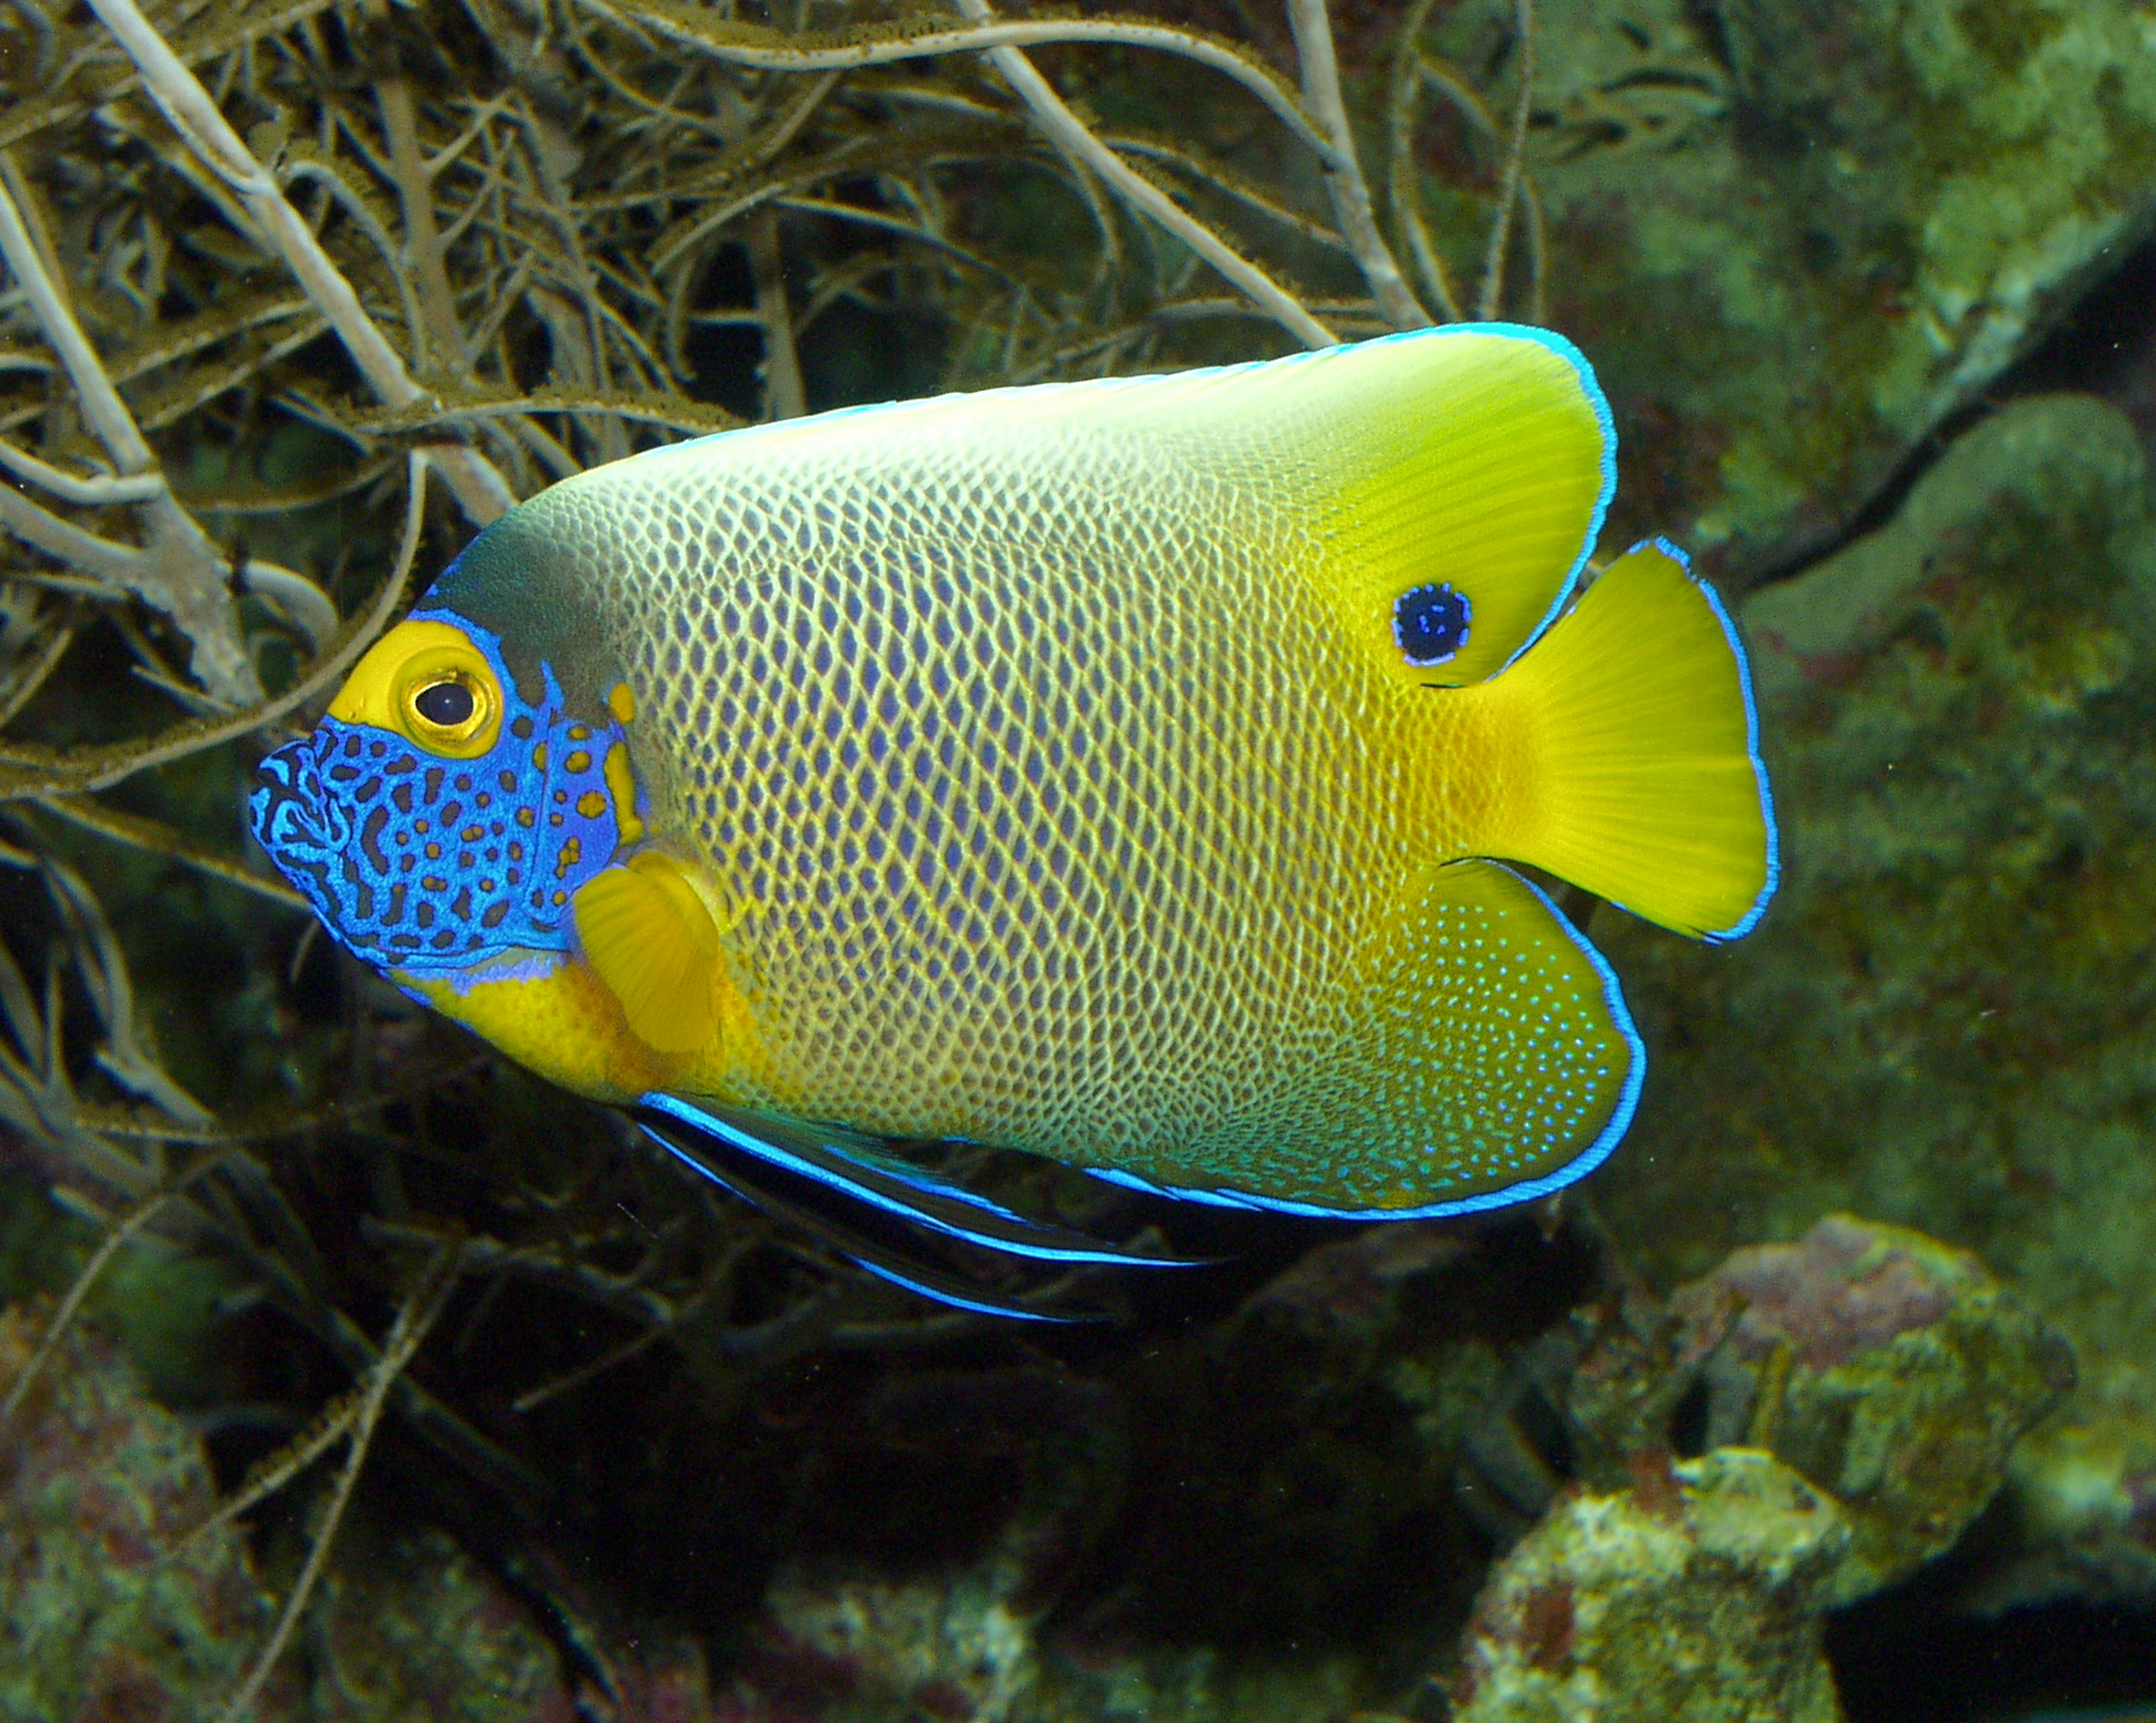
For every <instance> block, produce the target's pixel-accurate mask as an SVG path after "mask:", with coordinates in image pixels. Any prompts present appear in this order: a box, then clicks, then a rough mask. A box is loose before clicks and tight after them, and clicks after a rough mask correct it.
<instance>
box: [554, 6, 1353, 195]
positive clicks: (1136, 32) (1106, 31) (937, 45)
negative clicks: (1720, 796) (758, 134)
mask: <svg viewBox="0 0 2156 1723" xmlns="http://www.w3.org/2000/svg"><path fill="white" fill-rule="evenodd" d="M584 3H585V4H586V5H588V6H589V7H591V8H592V9H593V10H594V11H596V12H598V13H603V14H604V15H606V16H608V17H614V18H622V19H634V21H635V22H636V23H639V24H640V25H642V26H643V27H644V28H646V29H648V30H649V31H650V32H651V33H653V34H654V35H659V36H664V37H666V38H669V39H671V40H674V41H676V42H684V43H687V44H690V46H692V47H696V48H701V49H703V50H704V51H705V52H706V53H708V54H713V55H715V56H716V57H717V58H718V59H725V60H731V61H732V62H733V63H734V64H737V65H744V66H762V67H766V68H768V69H771V70H773V71H784V72H821V71H844V70H851V69H855V68H857V67H864V66H887V65H895V64H898V63H899V62H900V61H902V60H909V59H924V58H927V57H929V56H931V55H935V54H962V53H967V52H988V53H989V54H991V56H992V57H993V53H994V51H996V50H998V49H1009V50H1016V49H1022V48H1037V47H1046V46H1048V45H1050V44H1054V43H1063V42H1090V43H1096V44H1101V45H1104V46H1106V45H1109V44H1113V45H1115V46H1117V47H1124V48H1151V49H1159V50H1161V51H1163V52H1164V53H1168V54H1179V55H1181V56H1183V58H1184V59H1193V60H1196V61H1197V62H1198V63H1199V64H1200V65H1204V66H1210V67H1211V68H1212V69H1214V71H1216V72H1220V73H1224V75H1227V76H1228V77H1230V78H1232V79H1234V80H1235V82H1236V83H1238V84H1240V85H1242V87H1243V88H1244V89H1245V90H1248V91H1250V94H1251V95H1254V96H1255V97H1256V98H1257V99H1258V100H1260V101H1261V102H1263V103H1264V104H1265V106H1266V107H1267V108H1269V109H1270V111H1272V113H1273V114H1274V116H1276V118H1278V119H1279V121H1281V124H1282V125H1284V126H1286V127H1287V128H1288V130H1289V131H1292V132H1293V133H1294V134H1295V135H1296V136H1297V137H1298V138H1300V139H1301V141H1303V142H1304V143H1306V144H1307V145H1309V147H1311V148H1312V149H1313V150H1315V151H1316V152H1317V156H1318V159H1319V160H1320V161H1321V162H1323V163H1324V164H1325V166H1326V167H1327V168H1330V167H1332V166H1333V165H1334V164H1333V145H1332V138H1331V137H1330V136H1328V135H1327V132H1326V130H1325V128H1324V127H1323V126H1321V125H1320V124H1319V123H1318V122H1317V121H1315V120H1313V119H1312V117H1311V116H1310V115H1309V114H1308V113H1307V112H1306V111H1305V110H1304V108H1303V106H1302V105H1301V102H1299V101H1298V100H1296V95H1295V92H1294V91H1293V90H1291V89H1290V88H1289V87H1288V85H1287V84H1286V81H1285V80H1283V79H1282V78H1281V75H1279V74H1278V73H1277V72H1276V71H1274V70H1273V69H1272V68H1271V67H1270V66H1268V65H1266V64H1265V63H1264V62H1263V61H1262V60H1260V59H1258V58H1257V57H1256V56H1255V55H1254V54H1250V52H1249V51H1248V50H1247V49H1241V48H1238V47H1236V46H1235V44H1233V43H1229V42H1223V41H1220V40H1219V39H1216V38H1214V37H1210V36H1206V35H1204V34H1201V33H1199V32H1198V31H1196V30H1189V29H1178V28H1175V27H1174V26H1173V25H1170V24H1162V23H1152V22H1150V21H1147V20H1143V19H1136V18H1129V19H1126V18H1039V19H1034V18H1024V19H1020V18H1008V19H1004V18H992V16H991V15H990V13H988V11H987V9H986V8H983V9H981V10H980V11H978V12H976V11H975V10H974V9H973V8H972V7H970V6H968V5H966V4H963V3H961V4H960V5H959V8H958V10H959V11H960V12H962V13H964V14H965V16H966V17H967V18H968V19H971V20H973V24H972V25H971V26H970V27H968V28H964V29H952V28H928V29H922V28H908V27H906V26H902V25H901V26H899V27H897V28H896V29H888V28H887V29H878V28H875V27H870V28H865V29H864V30H861V31H860V32H858V33H854V34H855V39H851V40H844V39H838V38H835V37H834V38H828V39H824V41H823V42H821V43H819V44H817V45H814V46H810V45H804V44H803V41H802V39H799V38H794V37H788V36H785V35H782V34H780V33H778V31H776V30H767V29H759V28H756V27H755V26H754V25H751V24H741V23H732V22H731V21H727V20H725V19H721V18H717V17H716V16H715V15H712V14H710V13H705V12H704V11H702V10H701V9H699V10H696V11H691V10H690V9H688V8H679V9H677V8H674V7H671V6H669V5H667V4H665V3H664V0H619V3H618V0H584ZM810 40H811V41H814V39H813V38H812V39H810ZM1023 58H1024V57H1023V56H1022V55H1021V56H1020V59H1021V60H1023Z"/></svg>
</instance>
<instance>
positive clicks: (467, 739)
mask: <svg viewBox="0 0 2156 1723" xmlns="http://www.w3.org/2000/svg"><path fill="white" fill-rule="evenodd" d="M440 691H451V692H440ZM459 695H461V696H463V698H460V697H459ZM501 710H502V698H501V688H500V684H499V682H497V681H496V680H495V674H494V666H492V665H490V664H489V663H488V662H487V661H486V656H485V654H484V653H482V652H481V651H480V650H479V648H478V647H476V646H475V645H473V644H472V643H471V641H470V640H469V639H468V638H467V637H466V636H465V632H464V630H462V629H459V628H455V627H453V626H451V625H449V624H448V623H446V622H431V621H430V622H403V623H399V624H398V625H397V626H396V627H395V628H393V629H391V630H389V632H388V634H386V635H382V638H381V639H380V640H377V641H376V642H375V643H374V645H373V646H372V649H370V650H369V651H368V652H367V656H365V657H364V658H362V659H361V660H360V661H359V662H358V664H357V665H356V666H353V669H352V679H351V680H350V681H347V682H346V684H345V685H344V687H343V688H342V689H341V691H340V692H338V694H337V697H336V699H335V700H333V701H331V702H330V715H331V717H336V718H341V719H342V720H343V721H344V722H345V723H354V724H372V725H373V726H375V727H376V728H377V729H383V730H393V731H395V732H397V733H398V734H399V735H402V736H404V737H407V738H409V739H410V740H411V741H413V743H417V744H418V746H419V747H421V748H425V749H426V750H427V752H428V753H432V754H436V755H439V756H440V757H441V758H444V759H464V760H468V759H476V758H477V757H478V756H479V755H480V754H483V753H485V752H486V751H487V750H488V749H489V748H492V747H493V746H494V738H495V737H496V736H497V735H499V734H500V731H501Z"/></svg>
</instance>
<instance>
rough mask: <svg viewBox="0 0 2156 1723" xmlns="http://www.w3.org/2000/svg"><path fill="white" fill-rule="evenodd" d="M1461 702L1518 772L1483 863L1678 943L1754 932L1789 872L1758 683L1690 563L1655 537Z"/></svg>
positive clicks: (1616, 564)
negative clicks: (1763, 745) (1762, 751)
mask: <svg viewBox="0 0 2156 1723" xmlns="http://www.w3.org/2000/svg"><path fill="white" fill-rule="evenodd" d="M1468 692H1469V697H1481V698H1485V699H1487V700H1488V701H1489V702H1490V703H1491V710H1490V712H1489V719H1490V722H1491V723H1492V724H1493V725H1494V726H1495V727H1496V728H1497V729H1499V730H1501V731H1502V732H1505V733H1508V736H1509V738H1510V739H1511V741H1512V747H1511V748H1508V750H1507V752H1508V753H1510V754H1511V756H1512V759H1514V760H1515V761H1516V762H1517V783H1516V784H1515V785H1513V786H1508V788H1507V794H1506V796H1505V805H1504V808H1503V810H1502V812H1501V815H1499V816H1498V819H1497V820H1496V825H1495V827H1494V828H1493V830H1492V831H1491V833H1490V843H1491V849H1490V851H1489V853H1491V854H1493V855H1496V856H1502V857H1504V858H1507V859H1509V860H1512V861H1516V862H1528V863H1531V864H1532V865H1533V866H1535V867H1543V868H1547V869H1548V871H1549V872H1552V873H1554V874H1556V875H1557V876H1558V877H1559V878H1560V879H1564V880H1568V881H1570V882H1572V883H1573V884H1574V885H1577V886H1580V887H1584V888H1585V889H1586V890H1588V891H1590V892H1594V894H1595V895H1596V896H1598V897H1601V898H1608V899H1609V900H1610V902H1612V903H1617V904H1620V905H1621V906H1622V907H1624V908H1626V909H1629V910H1630V911H1631V912H1632V913H1634V914H1635V915H1640V916H1643V917H1645V918H1646V919H1647V920H1649V921H1651V922H1655V923H1660V924H1661V926H1663V927H1666V928H1674V929H1675V930H1676V931H1677V932H1679V933H1682V934H1696V935H1700V936H1703V937H1705V938H1707V939H1735V938H1737V937H1738V936H1739V935H1740V934H1746V933H1748V932H1750V931H1751V928H1752V926H1753V923H1755V922H1756V921H1757V920H1758V918H1759V915H1760V913H1761V911H1762V910H1763V909H1764V908H1766V904H1767V900H1768V898H1769V897H1771V896H1772V895H1773V893H1774V885H1775V881H1776V878H1777V876H1778V872H1779V866H1778V862H1777V859H1776V854H1775V842H1774V806H1773V803H1772V800H1771V799H1770V797H1769V795H1768V788H1767V771H1766V768H1765V767H1764V766H1763V764H1761V763H1760V760H1759V749H1758V718H1757V717H1756V715H1755V713H1754V712H1753V704H1752V687H1751V678H1750V676H1749V673H1748V671H1747V670H1746V667H1745V663H1744V651H1743V647H1742V646H1741V645H1739V644H1738V639H1737V634H1736V630H1734V629H1733V628H1732V626H1731V625H1730V622H1729V618H1728V616H1727V614H1726V613H1725V612H1724V611H1723V609H1722V604H1721V601H1720V599H1717V597H1716V596H1715V594H1714V593H1713V591H1712V589H1710V588H1708V587H1707V586H1704V585H1702V584H1701V583H1700V582H1698V581H1697V580H1695V579H1693V578H1692V576H1691V572H1690V570H1689V568H1687V566H1686V562H1685V558H1684V554H1683V553H1682V552H1681V551H1679V550H1678V549H1676V547H1674V546H1673V545H1670V544H1667V543H1663V542H1662V541H1661V540H1659V539H1658V540H1655V541H1654V542H1652V543H1647V544H1642V545H1639V546H1637V547H1635V548H1633V549H1632V550H1630V551H1629V552H1627V553H1625V555H1624V556H1622V557H1620V558H1618V559H1617V561H1615V562H1614V563H1611V564H1610V565H1609V568H1606V569H1605V570H1604V571H1603V573H1602V577H1601V578H1600V579H1599V580H1597V581H1596V582H1595V583H1594V584H1593V585H1592V586H1590V587H1589V589H1587V591H1586V593H1585V594H1584V596H1583V597H1582V598H1581V599H1580V600H1579V602H1578V604H1575V605H1573V608H1572V609H1570V610H1569V611H1568V612H1567V613H1566V614H1565V615H1563V617H1561V618H1560V619H1559V620H1558V621H1557V622H1556V623H1555V624H1554V625H1553V626H1552V627H1551V628H1550V630H1548V633H1547V634H1545V635H1543V637H1542V638H1541V639H1540V640H1537V641H1536V642H1535V644H1534V645H1533V647H1532V649H1531V650H1529V651H1527V653H1526V655H1525V656H1522V658H1521V659H1520V660H1519V661H1517V663H1515V664H1514V665H1513V666H1512V667H1511V668H1510V669H1509V670H1507V671H1505V673H1504V674H1503V675H1501V676H1498V677H1497V678H1496V680H1495V681H1492V682H1490V683H1488V684H1487V685H1486V687H1483V688H1481V689H1476V690H1472V691H1468Z"/></svg>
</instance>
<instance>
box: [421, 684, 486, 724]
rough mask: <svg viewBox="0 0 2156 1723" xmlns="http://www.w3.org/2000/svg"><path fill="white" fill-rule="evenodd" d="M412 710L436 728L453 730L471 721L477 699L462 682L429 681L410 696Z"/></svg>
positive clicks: (476, 707) (477, 704) (476, 708)
mask: <svg viewBox="0 0 2156 1723" xmlns="http://www.w3.org/2000/svg"><path fill="white" fill-rule="evenodd" d="M412 710H413V711H414V712H417V713H418V715H419V716H420V717H421V718H422V719H423V720H424V721H425V722H426V723H430V724H433V725H434V726H435V727H436V728H439V729H444V730H454V729H455V728H458V727H459V725H462V724H466V723H470V722H471V715H472V714H473V713H474V712H476V711H478V710H479V701H478V700H477V698H476V697H475V696H474V695H473V693H472V691H471V690H470V688H468V687H465V685H464V684H463V683H462V682H458V681H448V682H429V684H428V685H427V686H426V687H423V688H422V689H420V690H419V692H418V693H416V694H414V695H413V697H412Z"/></svg>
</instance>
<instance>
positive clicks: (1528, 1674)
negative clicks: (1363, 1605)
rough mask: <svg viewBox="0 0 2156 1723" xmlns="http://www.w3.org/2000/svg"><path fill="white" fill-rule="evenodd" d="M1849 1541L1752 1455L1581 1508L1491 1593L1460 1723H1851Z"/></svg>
mask: <svg viewBox="0 0 2156 1723" xmlns="http://www.w3.org/2000/svg"><path fill="white" fill-rule="evenodd" d="M1849 1541H1850V1529H1849V1526H1848V1525H1847V1524H1846V1523H1845V1520H1844V1519H1843V1516H1842V1514H1841V1511H1840V1509H1839V1508H1837V1507H1836V1506H1835V1503H1834V1502H1833V1500H1832V1499H1830V1497H1828V1496H1827V1495H1825V1494H1823V1493H1822V1492H1821V1491H1820V1490H1817V1489H1814V1488H1813V1487H1812V1486H1811V1485H1810V1484H1807V1483H1806V1482H1805V1481H1804V1479H1803V1478H1801V1477H1799V1475H1798V1474H1796V1473H1795V1472H1794V1471H1793V1470H1791V1469H1790V1468H1789V1467H1787V1466H1784V1465H1783V1464H1782V1463H1780V1462H1779V1461H1778V1460H1776V1459H1775V1458H1774V1457H1773V1456H1772V1455H1771V1454H1766V1453H1758V1452H1756V1451H1754V1450H1752V1449H1748V1448H1718V1449H1717V1450H1715V1451H1714V1452H1713V1453H1708V1454H1705V1455H1702V1457H1701V1458H1698V1459H1695V1460H1686V1461H1683V1462H1681V1463H1678V1464H1676V1466H1675V1467H1674V1468H1666V1469H1661V1470H1648V1471H1645V1473H1644V1474H1643V1475H1642V1477H1641V1478H1640V1481H1639V1482H1637V1483H1636V1484H1635V1485H1634V1486H1633V1487H1632V1488H1631V1489H1625V1490H1619V1491H1611V1492H1599V1491H1584V1492H1581V1493H1579V1494H1574V1495H1572V1496H1570V1497H1568V1498H1567V1499H1564V1500H1563V1501H1561V1502H1560V1503H1559V1504H1558V1506H1557V1508H1556V1509H1555V1510H1553V1512H1552V1513H1551V1514H1550V1515H1549V1517H1548V1519H1546V1520H1543V1523H1542V1524H1541V1525H1539V1526H1537V1528H1536V1529H1535V1530H1533V1531H1532V1532H1531V1533H1529V1534H1528V1535H1527V1537H1526V1538H1525V1539H1524V1540H1522V1542H1521V1543H1520V1544H1519V1546H1517V1548H1516V1549H1514V1550H1513V1551H1512V1554H1511V1555H1510V1556H1507V1558H1506V1559H1505V1561H1503V1562H1502V1563H1501V1565H1500V1566H1498V1568H1497V1569H1496V1571H1495V1572H1494V1573H1493V1574H1492V1575H1491V1579H1490V1582H1489V1584H1488V1585H1487V1587H1486V1588H1485V1589H1484V1592H1483V1593H1482V1597H1481V1600H1480V1602H1478V1603H1477V1604H1476V1612H1475V1620H1474V1623H1473V1625H1472V1626H1471V1628H1470V1629H1469V1632H1468V1638H1467V1643H1466V1655H1465V1659H1464V1661H1463V1664H1462V1666H1461V1669H1460V1674H1459V1675H1458V1676H1457V1678H1456V1679H1455V1691H1454V1701H1455V1704H1454V1712H1453V1715H1454V1719H1455V1723H1573V1720H1579V1723H1587V1720H1589V1719H1592V1720H1593V1723H1769V1720H1772V1723H1837V1720H1839V1719H1840V1715H1841V1711H1840V1705H1838V1703H1837V1702H1836V1700H1835V1691H1834V1678H1833V1675H1832V1674H1831V1673H1830V1670H1829V1669H1828V1667H1827V1662H1826V1658H1825V1654H1824V1653H1823V1652H1822V1650H1821V1649H1820V1628H1819V1614H1818V1612H1819V1610H1820V1606H1821V1604H1822V1602H1823V1601H1824V1599H1825V1595H1826V1592H1827V1588H1828V1587H1830V1584H1831V1582H1832V1579H1833V1576H1834V1574H1835V1570H1836V1569H1837V1567H1838V1566H1839V1565H1840V1561H1841V1560H1842V1557H1843V1555H1844V1552H1845V1550H1846V1549H1847V1546H1848V1545H1849Z"/></svg>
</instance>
